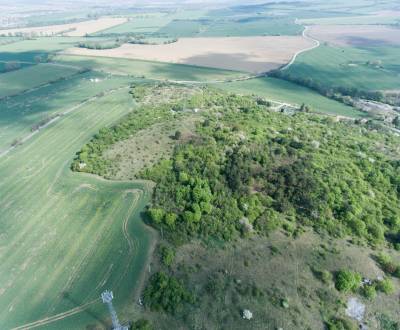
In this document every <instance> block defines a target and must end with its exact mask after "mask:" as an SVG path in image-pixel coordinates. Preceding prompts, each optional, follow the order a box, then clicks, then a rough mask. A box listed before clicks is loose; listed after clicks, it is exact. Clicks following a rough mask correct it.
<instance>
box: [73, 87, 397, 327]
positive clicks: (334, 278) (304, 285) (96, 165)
mask: <svg viewBox="0 0 400 330" xmlns="http://www.w3.org/2000/svg"><path fill="white" fill-rule="evenodd" d="M164 88H166V86H164V85H159V86H158V87H156V88H154V87H151V86H150V85H147V86H136V87H135V88H134V89H133V91H132V94H133V96H134V99H135V100H136V102H138V106H137V107H136V109H135V110H133V111H132V113H130V114H129V115H128V116H126V117H125V118H123V119H122V120H121V121H120V122H119V123H117V124H116V125H115V126H112V127H109V128H104V129H102V130H101V131H100V132H99V134H97V135H95V136H94V137H93V139H92V140H91V141H90V142H89V143H88V144H87V145H86V146H84V147H83V149H82V150H81V152H79V153H78V154H77V157H76V159H75V160H74V162H73V164H72V168H73V169H74V170H78V171H85V172H90V173H96V174H100V175H105V176H107V175H109V174H110V173H112V169H113V166H114V165H113V164H112V163H111V162H110V160H109V159H105V158H104V157H103V154H104V152H105V151H106V150H107V149H108V148H110V146H112V145H113V144H115V143H116V142H120V141H124V140H126V141H128V143H129V141H130V140H129V139H135V136H137V135H140V133H141V132H143V130H144V129H147V128H149V127H153V126H154V125H160V124H161V123H163V122H171V121H174V120H175V121H183V120H184V119H185V117H187V116H193V115H194V114H195V115H196V116H197V117H196V118H197V119H196V121H195V123H196V124H195V125H194V126H193V130H192V131H191V132H190V134H187V132H186V133H185V134H182V132H181V131H176V132H175V134H173V136H170V139H171V141H173V143H174V148H173V152H172V154H170V156H169V157H166V158H164V159H162V160H161V161H159V162H157V163H156V164H153V165H151V166H147V167H145V168H142V169H141V171H139V172H138V171H135V173H139V174H137V175H136V177H137V178H140V179H147V180H152V181H153V182H155V183H156V185H155V189H154V194H153V199H152V204H151V205H150V206H149V208H148V217H147V220H148V222H149V224H150V225H152V226H154V227H155V228H157V229H158V230H159V231H160V233H161V242H160V246H159V248H158V250H157V252H156V254H155V256H154V258H153V268H152V269H153V275H152V276H151V277H150V278H149V279H148V284H147V287H146V288H145V290H144V291H143V301H144V304H145V306H146V310H145V311H144V312H143V313H144V315H145V317H146V318H148V319H150V320H151V323H153V324H155V327H156V328H160V329H161V328H162V329H164V328H166V329H167V328H168V327H169V328H171V327H180V326H183V325H185V326H188V324H189V325H192V326H193V327H194V326H195V325H196V324H199V322H200V324H203V325H204V326H206V327H208V328H213V327H215V326H217V325H219V324H226V325H227V326H230V327H231V328H232V329H233V328H235V326H237V328H238V329H239V328H240V329H254V328H257V327H256V324H258V325H261V324H263V325H266V324H268V326H269V327H268V329H269V328H271V329H275V328H279V326H280V325H281V324H285V325H289V328H290V326H293V327H297V328H304V329H306V328H309V329H313V328H321V327H322V326H323V324H324V325H325V326H326V327H327V328H329V329H356V325H355V323H356V322H354V321H351V320H350V319H349V318H348V317H347V316H346V315H345V313H344V309H345V305H346V301H345V299H347V298H348V297H349V296H351V295H358V296H359V297H362V299H365V303H368V304H369V308H371V309H372V308H373V310H374V311H375V312H376V314H375V315H376V317H375V318H374V321H373V322H375V323H373V324H378V323H379V322H381V323H382V322H383V323H382V324H389V325H390V324H392V325H394V326H395V325H396V322H395V321H393V320H392V319H391V318H392V317H393V315H394V314H392V310H391V308H384V310H382V309H381V307H382V306H383V307H384V306H388V305H391V304H392V303H393V301H394V299H395V295H394V293H395V292H397V291H398V283H397V279H396V277H398V271H397V270H398V268H399V266H398V261H397V259H398V258H397V257H396V253H395V251H396V250H398V249H400V203H399V201H400V200H399V199H400V160H399V156H398V155H399V138H398V136H396V135H395V134H393V133H392V132H390V131H385V130H383V129H380V128H379V127H376V126H374V125H373V124H372V123H369V122H367V123H365V124H362V123H360V122H352V121H337V120H336V119H335V118H332V117H327V116H320V115H315V114H311V113H305V112H303V111H301V109H298V111H294V112H291V113H290V114H286V113H281V112H276V111H275V110H274V108H273V107H272V106H271V103H269V102H268V101H267V100H264V99H262V98H259V97H257V96H240V95H236V94H230V93H225V92H221V91H219V90H216V89H210V88H205V87H204V88H197V89H195V90H192V91H191V92H190V93H188V92H187V91H185V92H183V91H182V90H181V92H182V95H184V97H180V98H179V99H174V100H173V101H171V99H168V98H167V101H165V99H164V101H165V102H164V101H163V100H161V99H160V98H157V97H151V96H152V95H153V94H154V95H160V89H164ZM139 91H140V93H139V94H140V95H137V94H138V92H139ZM170 92H171V93H173V94H176V90H175V91H173V89H170ZM139 96H140V97H139ZM143 99H146V100H153V101H151V102H150V103H149V102H147V103H146V104H141V102H142V101H143ZM157 127H158V126H157ZM171 143H172V142H171ZM149 152H151V150H150V151H149ZM82 164H84V166H82ZM349 242H351V244H350V243H349ZM361 247H363V248H361ZM372 249H377V250H381V251H385V253H387V252H389V253H390V254H391V256H394V260H392V259H391V257H389V256H387V255H386V254H379V253H378V252H374V251H373V250H372ZM299 267H300V268H301V269H303V271H302V273H301V274H300V275H299ZM272 270H273V271H272ZM377 273H381V274H382V277H383V276H384V277H385V279H384V280H382V279H379V278H375V277H376V276H377V275H376V274H377ZM265 274H268V275H265ZM292 275H293V276H294V279H291V276H292ZM365 277H367V278H369V279H371V280H370V281H369V282H366V284H365V283H364V284H363V283H361V282H360V281H361V279H363V278H365ZM391 277H393V280H394V281H395V282H392V279H391ZM377 297H378V298H377ZM303 298H304V299H305V300H302V299H303ZM265 306H268V308H266V307H265ZM393 306H394V305H393ZM383 307H382V308H383ZM247 308H251V310H252V311H253V312H254V313H255V317H256V319H257V320H258V321H257V322H258V323H246V321H243V318H242V314H243V311H244V310H246V309H247ZM185 315H186V316H185ZM205 315H207V317H205ZM299 315H302V316H301V317H300V316H299ZM382 320H383V321H382ZM243 322H245V323H243ZM255 322H256V321H255ZM371 322H372V321H371ZM385 322H386V323H385ZM150 327H151V326H150ZM235 329H236V328H235Z"/></svg>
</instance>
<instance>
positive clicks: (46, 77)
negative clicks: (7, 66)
mask: <svg viewBox="0 0 400 330" xmlns="http://www.w3.org/2000/svg"><path fill="white" fill-rule="evenodd" d="M78 71H79V70H78V69H76V68H73V67H65V66H59V65H53V64H38V65H34V66H30V67H27V68H24V69H21V70H16V71H12V72H7V73H3V74H2V75H1V76H0V98H4V97H6V96H12V95H16V94H18V93H21V92H23V91H27V90H30V89H32V88H35V87H38V86H40V85H44V84H47V83H49V82H53V81H57V80H59V79H64V78H68V77H70V76H72V75H74V74H77V73H78ZM27 77H29V79H27Z"/></svg>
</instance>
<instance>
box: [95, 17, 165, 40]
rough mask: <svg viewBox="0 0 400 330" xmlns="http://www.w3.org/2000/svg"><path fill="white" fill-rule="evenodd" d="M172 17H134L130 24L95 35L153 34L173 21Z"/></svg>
mask: <svg viewBox="0 0 400 330" xmlns="http://www.w3.org/2000/svg"><path fill="white" fill-rule="evenodd" d="M171 19H172V18H171V17H169V16H167V15H163V16H161V15H160V16H154V15H153V16H150V17H132V18H131V19H130V21H129V22H126V23H124V24H121V25H118V26H114V27H112V28H109V29H106V30H103V31H100V32H97V33H95V34H94V35H100V34H126V33H152V32H156V31H158V30H159V29H160V28H161V27H163V26H165V25H167V24H168V23H169V22H170V21H171Z"/></svg>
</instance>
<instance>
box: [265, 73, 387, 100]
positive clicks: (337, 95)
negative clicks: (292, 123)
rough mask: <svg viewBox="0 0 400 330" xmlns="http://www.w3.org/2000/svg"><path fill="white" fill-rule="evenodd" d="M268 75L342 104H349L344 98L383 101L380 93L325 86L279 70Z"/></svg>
mask: <svg viewBox="0 0 400 330" xmlns="http://www.w3.org/2000/svg"><path fill="white" fill-rule="evenodd" d="M268 75H269V76H271V77H275V78H279V79H283V80H287V81H290V82H293V83H295V84H298V85H301V86H305V87H308V88H310V89H312V90H315V91H316V92H318V93H320V94H322V95H324V96H326V97H329V98H333V99H336V100H337V101H340V102H344V103H346V102H347V103H348V102H350V100H349V99H347V100H346V99H345V98H344V97H346V96H348V97H351V98H361V99H367V100H372V101H377V102H383V101H385V96H384V94H383V93H382V92H380V91H368V90H363V89H359V88H356V87H346V86H326V85H323V84H321V83H320V82H318V81H316V80H314V79H313V78H309V77H301V76H294V75H292V74H290V73H287V72H284V71H281V70H275V71H272V72H270V73H269V74H268Z"/></svg>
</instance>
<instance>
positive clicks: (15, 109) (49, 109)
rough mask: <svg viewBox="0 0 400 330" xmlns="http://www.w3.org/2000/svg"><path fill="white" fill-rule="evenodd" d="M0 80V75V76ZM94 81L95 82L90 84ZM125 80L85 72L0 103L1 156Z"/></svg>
mask: <svg viewBox="0 0 400 330" xmlns="http://www.w3.org/2000/svg"><path fill="white" fill-rule="evenodd" d="M0 77H1V75H0ZM93 79H98V80H96V82H95V81H93ZM130 80H131V79H129V78H128V77H113V78H111V77H109V76H108V75H105V74H101V73H93V72H87V73H84V74H80V75H75V76H74V77H71V78H69V79H65V80H60V81H58V82H56V83H53V84H49V85H46V86H43V87H41V88H39V89H36V90H34V91H32V92H28V93H26V94H22V95H17V96H15V97H12V98H8V99H4V100H0V108H1V117H0V125H1V127H2V128H1V131H0V154H1V153H2V151H4V150H5V149H7V148H8V147H9V146H10V145H11V143H13V142H14V141H17V140H20V139H22V138H23V137H25V136H27V135H28V134H30V133H31V130H32V128H33V127H34V126H35V125H38V124H39V123H43V121H46V120H48V119H49V118H52V117H53V116H54V115H55V114H60V113H63V112H65V111H67V110H69V109H72V108H73V107H75V106H77V105H78V104H80V103H82V102H84V101H85V100H87V99H89V98H91V97H93V96H95V95H97V94H98V93H100V92H102V91H104V90H108V89H115V88H118V87H119V86H122V85H126V84H128V82H129V81H130Z"/></svg>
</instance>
